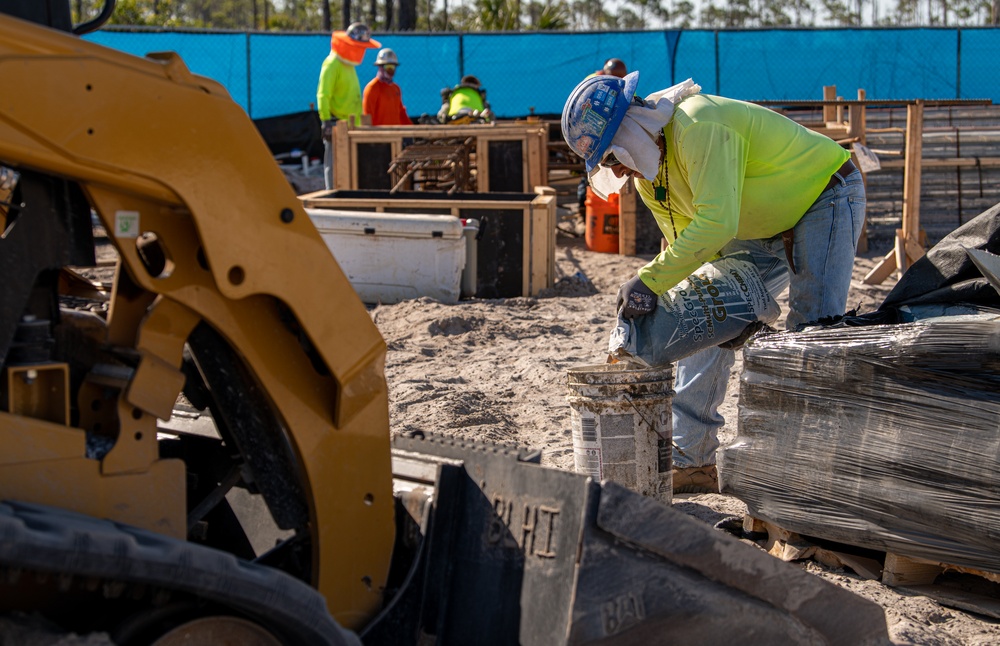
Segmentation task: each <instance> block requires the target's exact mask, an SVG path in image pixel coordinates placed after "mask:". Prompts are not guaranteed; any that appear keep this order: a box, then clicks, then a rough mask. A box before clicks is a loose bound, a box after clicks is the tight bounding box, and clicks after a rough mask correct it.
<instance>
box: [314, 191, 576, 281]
mask: <svg viewBox="0 0 1000 646" xmlns="http://www.w3.org/2000/svg"><path fill="white" fill-rule="evenodd" d="M397 195H398V194H397ZM506 197H509V196H505V198H506ZM522 197H523V199H514V200H512V199H498V198H491V197H490V196H489V195H484V194H481V193H467V194H461V195H460V196H458V197H456V198H449V199H423V198H421V199H416V198H411V197H408V196H397V197H391V198H389V197H388V196H386V197H381V198H379V197H351V196H345V197H340V196H337V192H336V191H333V192H331V191H326V190H323V191H316V192H315V193H307V194H305V195H300V196H299V200H301V201H302V204H303V206H304V207H305V208H309V209H335V210H358V211H369V212H376V213H432V214H450V215H453V216H455V217H458V218H463V217H471V218H475V217H476V216H475V213H476V212H492V213H517V214H519V215H521V216H522V217H521V227H522V229H521V240H522V241H523V244H522V250H521V258H520V261H521V262H520V264H521V269H522V275H521V293H520V294H519V295H520V296H537V295H538V293H539V292H540V291H541V290H543V289H545V288H547V287H551V286H552V284H553V283H554V282H555V273H556V261H555V247H556V196H555V195H554V191H552V190H551V189H549V188H548V187H540V188H539V190H538V191H537V192H535V193H531V194H524V195H523V196H522Z"/></svg>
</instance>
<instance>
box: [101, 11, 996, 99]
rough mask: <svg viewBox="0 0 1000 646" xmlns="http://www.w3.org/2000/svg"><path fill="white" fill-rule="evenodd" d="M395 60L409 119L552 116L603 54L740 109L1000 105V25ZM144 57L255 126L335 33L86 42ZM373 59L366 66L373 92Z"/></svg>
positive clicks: (651, 36) (705, 37) (314, 70)
mask: <svg viewBox="0 0 1000 646" xmlns="http://www.w3.org/2000/svg"><path fill="white" fill-rule="evenodd" d="M375 36H376V38H378V40H379V41H380V42H381V43H382V44H383V46H385V47H391V48H392V49H394V50H395V51H396V54H397V55H398V56H399V60H400V67H399V70H398V71H397V73H396V82H397V83H398V84H399V86H400V88H401V89H402V92H403V102H404V103H405V104H406V108H407V112H408V113H409V115H410V116H411V117H413V118H417V117H419V116H420V115H421V114H424V113H426V114H435V113H436V112H437V109H438V107H439V105H440V96H441V89H442V88H444V87H448V86H452V85H455V84H456V83H458V81H459V79H460V78H461V77H462V76H463V75H465V74H473V75H475V76H477V77H478V78H479V79H480V81H481V82H482V83H483V87H485V88H486V90H487V98H488V100H489V102H490V104H491V106H492V107H493V110H494V112H495V113H496V114H497V115H498V116H499V117H500V118H518V117H525V116H527V115H529V114H531V113H534V114H538V115H557V114H560V113H561V112H562V107H563V104H564V103H565V101H566V97H567V96H568V95H569V93H570V91H571V90H572V89H573V87H574V86H575V85H576V84H577V83H578V82H579V81H580V80H582V79H583V78H584V77H585V76H587V75H588V74H591V73H592V72H594V71H596V70H598V69H600V68H601V66H602V65H603V63H604V61H605V60H606V59H608V58H611V57H614V58H620V59H622V60H623V61H625V63H626V65H627V66H628V68H629V70H630V71H631V70H639V71H640V73H641V79H640V84H639V93H640V94H644V93H648V92H653V91H656V90H659V89H662V88H664V87H667V86H669V85H672V84H674V83H677V82H680V81H683V80H684V79H686V78H689V77H690V78H694V80H695V81H696V82H698V83H700V84H701V85H702V87H703V88H704V90H705V91H706V92H709V93H715V94H722V95H724V96H728V97H731V98H735V99H744V100H769V101H774V100H804V99H821V98H822V88H823V86H824V85H836V86H837V87H838V89H839V90H840V91H841V93H842V94H843V95H844V96H848V97H849V96H851V95H853V93H854V92H855V91H856V90H857V89H864V90H865V92H866V94H867V98H868V99H872V100H875V99H879V100H903V99H915V98H923V99H956V98H959V99H983V98H985V99H991V100H993V101H998V100H1000V85H998V84H997V83H996V82H995V78H994V77H995V73H994V71H993V70H994V69H995V66H994V61H996V60H998V58H1000V30H996V29H977V28H962V29H959V28H913V29H788V30H777V29H762V30H752V31H751V30H748V31H736V30H726V31H708V30H691V31H681V30H655V31H613V32H573V33H571V32H549V31H546V32H497V33H483V34H456V33H433V34H427V33H399V32H396V33H385V34H383V33H377V34H375ZM84 38H86V39H88V40H91V41H93V42H96V43H100V44H102V45H106V46H108V47H113V48H115V49H120V50H122V51H125V52H128V53H131V54H135V55H137V56H144V55H145V54H146V53H147V52H152V51H164V50H169V51H175V52H177V53H178V54H180V56H181V58H183V59H184V61H185V63H186V64H187V66H188V67H189V68H190V69H191V71H192V72H194V73H196V74H201V75H204V76H208V77H210V78H213V79H215V80H216V81H219V82H220V83H222V84H223V85H225V86H226V88H227V89H228V90H229V92H230V94H232V96H233V99H235V100H236V102H237V103H239V104H240V105H241V106H243V107H244V109H246V110H247V112H248V113H249V114H250V116H251V117H252V118H254V119H261V118H267V117H273V116H279V115H283V114H294V113H298V112H302V111H307V110H313V109H314V104H315V102H316V84H317V80H318V75H319V68H320V65H321V64H322V62H323V58H324V57H325V56H326V55H327V53H328V52H329V51H330V37H329V35H328V34H316V33H312V34H301V33H295V34H291V33H243V32H222V33H220V32H196V31H191V30H186V31H161V30H155V31H152V30H146V31H138V30H134V29H133V30H121V29H114V28H105V29H103V30H101V31H98V32H94V33H91V34H88V35H86V36H84ZM374 60H375V56H374V53H370V54H368V55H367V56H366V57H365V60H364V61H363V62H362V63H361V65H360V66H359V67H358V76H359V78H360V80H361V85H362V86H364V85H365V84H367V83H368V81H370V80H371V79H372V78H373V77H374V76H375V67H374V65H373V63H374Z"/></svg>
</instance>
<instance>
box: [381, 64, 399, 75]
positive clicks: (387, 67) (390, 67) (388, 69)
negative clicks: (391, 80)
mask: <svg viewBox="0 0 1000 646" xmlns="http://www.w3.org/2000/svg"><path fill="white" fill-rule="evenodd" d="M382 69H384V70H385V71H386V72H389V73H390V74H391V73H393V72H395V71H396V66H395V65H383V66H382Z"/></svg>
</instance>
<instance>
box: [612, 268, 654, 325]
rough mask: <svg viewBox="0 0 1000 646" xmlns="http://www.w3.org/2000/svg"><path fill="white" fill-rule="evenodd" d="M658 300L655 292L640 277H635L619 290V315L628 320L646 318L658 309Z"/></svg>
mask: <svg viewBox="0 0 1000 646" xmlns="http://www.w3.org/2000/svg"><path fill="white" fill-rule="evenodd" d="M656 300H657V297H656V294H654V293H653V290H651V289H650V288H648V287H646V283H644V282H642V279H640V278H639V277H638V276H633V277H632V280H630V281H628V282H627V283H625V284H624V285H622V286H621V288H619V290H618V313H619V314H621V316H622V318H626V319H634V318H636V317H638V316H645V315H646V314H649V313H650V312H652V311H653V310H654V309H656Z"/></svg>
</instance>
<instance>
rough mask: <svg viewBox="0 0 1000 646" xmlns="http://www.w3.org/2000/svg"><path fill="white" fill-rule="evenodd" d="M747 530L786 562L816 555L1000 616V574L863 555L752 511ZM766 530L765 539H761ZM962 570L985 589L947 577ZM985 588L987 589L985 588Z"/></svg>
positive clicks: (945, 602)
mask: <svg viewBox="0 0 1000 646" xmlns="http://www.w3.org/2000/svg"><path fill="white" fill-rule="evenodd" d="M743 532H744V534H745V535H749V536H750V537H752V538H753V537H761V538H760V540H759V541H758V542H763V547H764V549H766V550H767V552H768V554H770V555H771V556H774V557H775V558H779V559H781V560H782V561H801V560H806V559H811V560H814V561H816V562H818V563H821V564H823V565H825V566H827V567H830V568H839V569H843V568H848V569H850V570H851V571H853V572H854V573H855V574H857V575H858V576H860V577H861V578H863V579H868V580H874V581H880V582H882V583H883V584H885V585H887V586H889V587H893V588H905V589H906V590H907V591H910V592H915V593H917V594H921V595H923V596H927V597H930V598H932V599H935V600H936V601H938V602H939V603H941V604H942V605H945V606H948V607H952V608H958V609H961V610H968V611H970V612H975V613H978V614H982V615H986V616H989V617H993V618H995V619H1000V596H998V595H1000V574H997V573H995V572H987V571H985V570H977V569H975V568H969V567H965V566H961V565H951V564H948V563H943V562H940V561H932V560H928V559H923V558H915V557H910V556H904V555H902V554H896V553H893V552H884V553H883V558H882V559H881V560H880V559H875V558H869V557H866V556H859V555H857V554H856V553H854V552H855V551H856V550H855V549H854V548H852V547H851V546H848V545H844V546H843V549H836V548H831V547H829V545H827V546H826V547H821V546H819V545H817V544H816V543H814V542H812V541H811V540H809V539H808V538H806V537H803V536H801V535H800V534H797V533H795V532H790V531H788V530H786V529H784V528H781V527H779V526H777V525H775V524H773V523H770V522H768V521H765V520H761V519H760V518H754V517H753V516H751V515H749V514H747V515H745V516H744V517H743ZM765 535H766V538H762V537H764V536H765ZM948 573H957V574H964V575H971V576H974V577H977V578H978V579H979V580H981V581H982V582H983V585H980V586H978V587H979V588H980V590H978V591H970V590H968V589H966V588H968V586H967V585H966V586H958V585H955V583H954V582H953V581H943V580H942V575H946V574H948ZM984 590H985V591H984Z"/></svg>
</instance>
